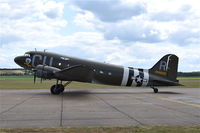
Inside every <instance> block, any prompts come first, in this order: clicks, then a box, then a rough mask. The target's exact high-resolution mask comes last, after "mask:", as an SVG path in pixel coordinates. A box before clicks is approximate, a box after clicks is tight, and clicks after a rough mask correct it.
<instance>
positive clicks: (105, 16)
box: [72, 0, 146, 22]
mask: <svg viewBox="0 0 200 133" xmlns="http://www.w3.org/2000/svg"><path fill="white" fill-rule="evenodd" d="M72 3H74V4H75V5H77V6H78V7H80V8H81V9H83V10H87V11H91V12H93V13H94V14H95V15H96V16H97V18H99V19H100V20H102V21H105V22H116V21H121V20H124V19H129V18H131V17H132V16H137V15H140V14H142V13H144V12H146V11H145V5H144V4H143V3H141V2H139V1H137V2H134V4H131V5H127V4H124V3H123V1H119V0H92V1H91V0H84V1H83V0H73V1H72Z"/></svg>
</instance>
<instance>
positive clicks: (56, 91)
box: [51, 84, 65, 95]
mask: <svg viewBox="0 0 200 133" xmlns="http://www.w3.org/2000/svg"><path fill="white" fill-rule="evenodd" d="M64 89H65V88H64V86H63V85H62V84H58V85H52V86H51V94H54V95H59V94H60V93H62V92H63V91H64Z"/></svg>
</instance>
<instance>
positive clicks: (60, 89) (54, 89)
mask: <svg viewBox="0 0 200 133" xmlns="http://www.w3.org/2000/svg"><path fill="white" fill-rule="evenodd" d="M71 82H72V81H68V82H67V83H65V84H64V85H63V84H62V81H61V83H60V84H58V80H57V83H56V84H55V85H52V86H51V94H54V95H59V94H60V93H62V92H63V91H64V90H65V87H66V86H67V85H69V84H70V83H71Z"/></svg>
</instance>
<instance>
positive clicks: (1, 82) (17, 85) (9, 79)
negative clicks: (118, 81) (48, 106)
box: [0, 76, 200, 89]
mask: <svg viewBox="0 0 200 133" xmlns="http://www.w3.org/2000/svg"><path fill="white" fill-rule="evenodd" d="M198 78H200V77H195V78H193V77H187V78H181V77H180V78H178V79H179V80H180V84H183V85H184V86H175V87H186V88H199V87H200V79H198ZM55 83H56V81H55V80H44V81H43V82H42V83H40V79H39V78H37V81H36V84H34V83H33V76H0V89H49V88H50V87H51V86H52V85H53V84H55ZM119 87H120V86H108V85H99V84H89V83H81V82H72V83H71V84H70V85H69V86H67V88H71V89H73V88H119ZM132 88H133V87H132Z"/></svg>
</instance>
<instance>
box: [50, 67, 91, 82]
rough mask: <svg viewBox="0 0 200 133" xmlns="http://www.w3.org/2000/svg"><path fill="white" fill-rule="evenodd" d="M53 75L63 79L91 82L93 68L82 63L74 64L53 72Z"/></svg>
mask: <svg viewBox="0 0 200 133" xmlns="http://www.w3.org/2000/svg"><path fill="white" fill-rule="evenodd" d="M54 74H55V77H56V78H57V79H59V80H64V81H80V82H91V80H92V76H93V70H92V69H91V68H90V67H88V66H84V65H75V66H71V67H68V68H65V69H63V70H61V71H58V72H55V73H54Z"/></svg>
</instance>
